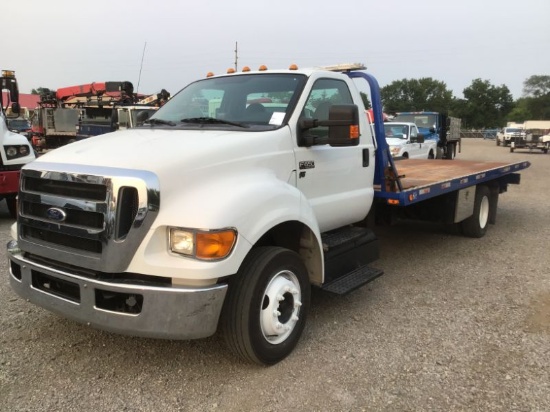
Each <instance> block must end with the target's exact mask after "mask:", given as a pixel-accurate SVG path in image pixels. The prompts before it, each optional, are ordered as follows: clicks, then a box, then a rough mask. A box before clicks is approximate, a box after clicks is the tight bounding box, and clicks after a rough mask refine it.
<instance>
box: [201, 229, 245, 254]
mask: <svg viewBox="0 0 550 412" xmlns="http://www.w3.org/2000/svg"><path fill="white" fill-rule="evenodd" d="M236 240H237V234H236V232H235V231H234V230H232V229H228V230H223V231H219V232H198V233H197V248H196V254H195V256H196V257H197V258H199V259H223V258H224V257H226V256H227V255H229V253H231V250H233V246H234V245H235V241H236Z"/></svg>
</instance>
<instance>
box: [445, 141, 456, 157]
mask: <svg viewBox="0 0 550 412" xmlns="http://www.w3.org/2000/svg"><path fill="white" fill-rule="evenodd" d="M445 158H446V159H449V160H453V159H454V158H455V145H454V144H452V143H447V153H446V155H445Z"/></svg>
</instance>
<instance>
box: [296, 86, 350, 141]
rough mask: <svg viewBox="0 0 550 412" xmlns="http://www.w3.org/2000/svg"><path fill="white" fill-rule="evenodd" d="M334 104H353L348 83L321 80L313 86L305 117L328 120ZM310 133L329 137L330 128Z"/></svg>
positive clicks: (321, 128)
mask: <svg viewBox="0 0 550 412" xmlns="http://www.w3.org/2000/svg"><path fill="white" fill-rule="evenodd" d="M334 104H353V99H352V98H351V93H350V91H349V88H348V85H347V84H346V82H344V81H342V80H337V79H319V80H317V81H316V82H315V84H314V85H313V88H312V89H311V92H310V94H309V97H308V99H307V102H306V106H305V107H304V110H303V112H302V116H303V117H310V118H312V119H318V120H328V113H329V110H330V107H331V106H332V105H334ZM310 133H311V134H313V135H315V136H318V137H326V136H328V127H325V126H322V127H315V128H313V129H311V130H310Z"/></svg>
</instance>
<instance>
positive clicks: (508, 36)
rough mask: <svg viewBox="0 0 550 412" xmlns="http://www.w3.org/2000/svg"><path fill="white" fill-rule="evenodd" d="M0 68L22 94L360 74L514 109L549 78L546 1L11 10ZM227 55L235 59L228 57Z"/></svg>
mask: <svg viewBox="0 0 550 412" xmlns="http://www.w3.org/2000/svg"><path fill="white" fill-rule="evenodd" d="M1 10H2V12H1V14H0V16H1V24H0V30H2V32H3V33H2V35H0V68H1V69H11V70H15V72H16V75H17V78H18V81H19V89H20V92H21V93H30V92H31V90H32V89H36V88H38V87H47V88H50V89H54V90H55V89H57V88H60V87H67V86H74V85H78V84H86V83H92V82H104V81H123V80H128V81H131V82H132V83H133V84H134V89H135V90H137V91H138V92H139V93H144V94H152V93H157V92H158V91H160V90H161V89H166V90H168V91H169V92H170V93H172V94H175V93H176V92H177V91H179V90H180V89H182V88H183V87H184V86H185V85H187V84H188V83H190V82H192V81H194V80H197V79H200V78H203V77H204V76H206V74H207V73H208V72H213V73H215V74H223V73H225V72H226V71H227V69H228V68H232V67H235V63H236V64H237V68H238V69H241V68H242V67H243V66H249V67H250V68H252V69H255V68H258V67H259V66H260V65H262V64H265V65H266V66H267V67H268V68H270V69H284V68H288V66H289V65H290V64H297V65H298V67H300V68H306V67H316V66H327V65H334V64H339V63H352V62H358V63H363V64H365V65H366V66H367V70H368V71H369V72H370V73H372V74H373V75H374V76H375V77H376V78H377V80H378V82H379V84H380V86H385V85H387V84H390V83H391V82H393V81H395V80H402V79H418V78H422V77H431V78H433V79H434V80H438V81H442V82H444V83H445V84H446V85H447V88H448V89H449V90H451V91H452V92H453V95H454V96H455V97H458V98H462V97H463V95H462V91H463V90H464V88H466V87H468V86H470V85H471V83H472V81H473V80H474V79H478V78H479V79H482V80H488V81H489V82H490V83H491V84H492V85H494V86H501V85H505V86H507V87H508V88H509V90H510V92H511V93H512V95H513V97H514V98H515V99H517V98H519V97H521V96H522V89H523V82H524V81H525V80H526V79H527V78H529V77H530V76H532V75H550V0H522V1H518V0H378V1H374V0H362V1H359V0H348V1H346V2H342V3H340V2H338V1H327V0H278V1H270V2H267V1H261V0H256V1H252V0H232V1H222V0H217V1H214V0H203V1H200V2H199V1H196V0H156V1H151V0H109V1H107V0H94V1H83V0H17V1H4V2H2V6H1ZM235 50H237V52H235Z"/></svg>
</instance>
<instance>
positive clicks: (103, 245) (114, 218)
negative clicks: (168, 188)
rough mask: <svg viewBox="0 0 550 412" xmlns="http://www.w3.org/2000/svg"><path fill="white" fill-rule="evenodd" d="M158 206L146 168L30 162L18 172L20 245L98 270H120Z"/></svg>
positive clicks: (154, 186)
mask: <svg viewBox="0 0 550 412" xmlns="http://www.w3.org/2000/svg"><path fill="white" fill-rule="evenodd" d="M159 206H160V196H159V183H158V179H157V178H156V176H155V175H154V174H153V173H151V172H146V171H139V170H126V169H118V168H105V167H90V166H80V165H72V164H56V163H45V162H34V163H31V164H29V165H27V166H26V167H25V168H24V169H23V170H22V174H21V187H20V192H19V219H18V233H19V245H20V248H21V250H23V251H25V252H29V253H31V254H33V255H38V256H44V257H47V258H49V259H52V260H55V261H59V262H63V263H67V264H71V265H75V266H78V267H83V268H87V269H92V270H98V271H102V272H123V271H124V270H126V268H127V266H128V264H129V263H130V261H131V258H132V256H133V254H134V253H135V251H136V250H137V248H138V247H139V244H140V243H141V241H142V240H143V238H144V236H145V234H146V233H147V230H148V229H149V228H150V227H151V225H152V223H153V221H154V219H155V217H156V215H157V213H158V209H159Z"/></svg>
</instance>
